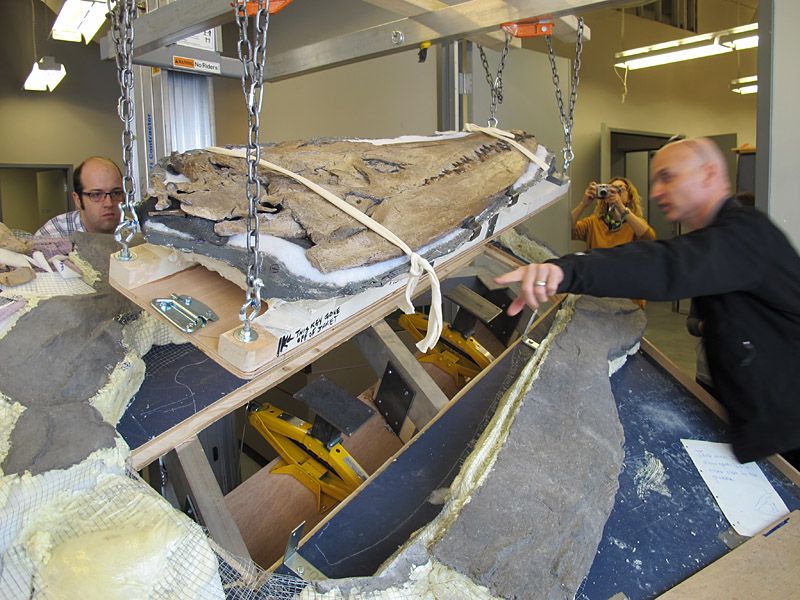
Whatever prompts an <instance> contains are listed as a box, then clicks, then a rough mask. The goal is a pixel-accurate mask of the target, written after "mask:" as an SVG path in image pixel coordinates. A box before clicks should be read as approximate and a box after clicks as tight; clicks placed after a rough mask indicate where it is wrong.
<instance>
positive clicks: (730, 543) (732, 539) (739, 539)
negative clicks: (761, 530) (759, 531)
mask: <svg viewBox="0 0 800 600" xmlns="http://www.w3.org/2000/svg"><path fill="white" fill-rule="evenodd" d="M717 538H718V539H719V540H720V541H721V542H722V543H723V544H725V545H726V546H727V547H728V549H730V550H733V549H734V548H737V547H738V546H741V545H742V544H743V543H745V542H746V541H747V540H749V539H750V538H748V537H745V536H743V535H739V534H738V533H736V532H735V531H734V530H733V529H732V528H731V529H727V530H726V531H723V532H722V533H720V534H719V535H718V536H717Z"/></svg>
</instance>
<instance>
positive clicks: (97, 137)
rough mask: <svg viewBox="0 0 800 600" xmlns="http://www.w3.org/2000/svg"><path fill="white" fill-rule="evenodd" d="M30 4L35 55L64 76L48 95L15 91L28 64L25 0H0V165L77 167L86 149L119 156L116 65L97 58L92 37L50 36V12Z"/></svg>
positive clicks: (30, 55) (29, 50)
mask: <svg viewBox="0 0 800 600" xmlns="http://www.w3.org/2000/svg"><path fill="white" fill-rule="evenodd" d="M33 5H34V7H35V11H36V46H37V50H38V54H39V57H41V56H45V55H47V56H53V57H55V59H56V60H57V61H58V62H61V63H62V64H63V65H64V66H65V68H66V70H67V75H66V77H65V78H64V79H63V80H62V81H61V83H60V84H59V86H58V87H57V88H56V89H55V91H54V92H52V93H49V92H27V91H24V90H23V89H22V85H23V84H24V83H25V78H26V77H27V76H28V73H29V72H30V70H31V65H32V64H33V62H34V58H33V40H32V37H31V2H26V1H23V0H13V1H11V0H6V1H4V2H0V23H2V25H0V56H3V68H2V69H0V163H9V164H35V165H44V164H73V165H75V166H77V165H78V164H79V163H80V162H81V161H82V160H83V159H85V158H86V157H88V156H92V155H105V156H108V157H110V158H112V159H114V160H116V161H117V162H121V156H122V150H121V144H122V142H121V135H122V122H121V121H120V120H119V117H117V114H116V106H117V99H118V98H119V84H118V83H117V76H116V65H115V64H114V63H113V62H103V61H101V60H100V50H99V46H98V45H97V44H96V43H90V44H89V45H88V46H85V45H83V44H75V43H70V42H60V41H56V40H52V39H49V34H50V29H51V27H52V25H53V22H54V20H55V14H54V13H53V12H52V11H50V9H48V8H47V7H46V6H45V5H44V4H43V3H42V2H40V1H39V0H36V1H35V2H33Z"/></svg>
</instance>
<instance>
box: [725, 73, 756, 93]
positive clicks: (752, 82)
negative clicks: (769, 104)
mask: <svg viewBox="0 0 800 600" xmlns="http://www.w3.org/2000/svg"><path fill="white" fill-rule="evenodd" d="M731 91H732V92H735V93H737V94H755V93H756V92H758V75H752V76H751V77H741V78H740V79H734V80H733V81H731Z"/></svg>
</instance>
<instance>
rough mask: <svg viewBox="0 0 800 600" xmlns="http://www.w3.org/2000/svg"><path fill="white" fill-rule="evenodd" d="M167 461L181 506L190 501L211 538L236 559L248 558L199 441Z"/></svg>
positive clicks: (185, 445) (193, 440)
mask: <svg viewBox="0 0 800 600" xmlns="http://www.w3.org/2000/svg"><path fill="white" fill-rule="evenodd" d="M164 460H165V463H166V466H167V477H168V482H169V483H170V484H172V486H173V489H174V490H175V494H176V495H177V497H178V500H179V502H181V503H183V502H184V501H185V499H186V498H187V496H188V497H189V498H191V500H192V506H193V508H194V511H195V513H196V515H197V518H198V520H199V521H200V524H201V525H203V526H204V527H205V528H206V529H208V534H209V536H211V538H212V539H213V540H214V541H215V542H216V543H217V544H219V545H220V546H222V547H223V548H224V549H225V550H227V551H228V552H230V553H231V554H233V555H234V556H239V557H242V558H249V557H250V554H249V553H248V552H247V546H246V545H245V543H244V538H243V537H242V534H241V533H240V532H239V529H238V528H237V527H236V522H235V521H234V520H233V515H232V514H231V511H230V509H229V508H228V505H227V504H225V498H224V497H223V495H222V491H221V490H220V488H219V484H218V483H217V479H216V477H214V472H213V471H212V470H211V465H209V464H208V459H207V458H206V454H205V452H204V451H203V447H202V446H201V445H200V440H198V439H197V437H192V438H190V439H189V440H187V441H185V442H184V443H182V444H181V445H180V446H178V447H177V448H175V451H174V452H170V453H169V454H168V455H167V456H166V457H165V459H164ZM181 508H183V507H181Z"/></svg>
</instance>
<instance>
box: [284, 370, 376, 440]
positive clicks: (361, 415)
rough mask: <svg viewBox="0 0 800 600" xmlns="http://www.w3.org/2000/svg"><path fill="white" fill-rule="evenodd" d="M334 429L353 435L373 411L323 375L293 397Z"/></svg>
mask: <svg viewBox="0 0 800 600" xmlns="http://www.w3.org/2000/svg"><path fill="white" fill-rule="evenodd" d="M294 397H295V398H297V399H298V400H300V402H302V403H303V404H305V405H306V406H307V407H308V408H310V409H311V410H313V411H314V412H315V413H316V414H317V415H318V416H320V417H322V418H323V419H325V420H326V421H328V423H330V424H331V425H333V426H334V427H335V428H336V429H338V430H339V431H341V432H342V433H344V434H346V435H353V433H355V432H356V430H358V428H359V427H361V426H362V425H363V424H364V423H366V422H367V421H368V420H369V418H370V417H371V416H372V415H374V414H375V411H374V410H373V409H372V408H370V407H369V406H367V405H366V404H364V403H363V402H362V401H361V400H359V399H358V398H356V397H355V396H353V395H352V394H350V393H349V392H348V391H347V390H345V389H344V388H342V387H340V386H339V385H337V384H336V383H334V382H333V381H331V380H330V379H328V378H327V377H325V376H324V375H322V376H320V377H319V378H317V379H315V380H314V381H312V382H311V383H309V384H308V385H307V386H306V387H304V388H303V389H302V390H300V391H299V392H297V393H296V394H295V395H294Z"/></svg>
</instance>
